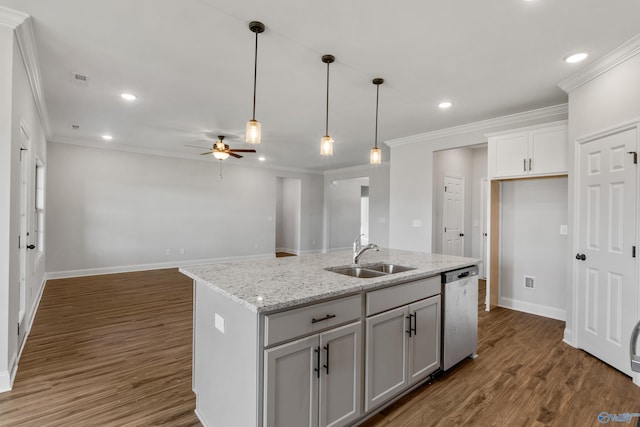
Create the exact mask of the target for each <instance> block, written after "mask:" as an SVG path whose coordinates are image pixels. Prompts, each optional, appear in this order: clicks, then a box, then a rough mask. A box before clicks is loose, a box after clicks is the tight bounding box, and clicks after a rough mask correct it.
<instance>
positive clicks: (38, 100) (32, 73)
mask: <svg viewBox="0 0 640 427" xmlns="http://www.w3.org/2000/svg"><path fill="white" fill-rule="evenodd" d="M31 22H32V21H31V18H29V17H28V16H27V18H26V19H25V20H24V21H23V22H22V23H21V24H20V25H19V26H18V27H16V28H15V34H16V39H17V41H18V48H19V49H20V55H21V56H22V61H23V63H24V67H25V69H26V70H27V77H28V79H29V85H30V86H31V92H32V93H33V99H34V101H35V104H36V109H37V110H38V115H39V116H40V121H41V122H42V130H43V132H44V134H45V137H46V138H47V139H49V138H50V137H51V125H50V123H49V113H48V111H47V105H46V103H45V100H44V90H43V88H42V77H41V74H40V63H39V61H38V51H37V49H36V38H35V35H34V33H33V25H32V23H31Z"/></svg>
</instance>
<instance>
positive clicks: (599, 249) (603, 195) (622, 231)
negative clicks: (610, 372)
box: [575, 128, 638, 375]
mask: <svg viewBox="0 0 640 427" xmlns="http://www.w3.org/2000/svg"><path fill="white" fill-rule="evenodd" d="M636 141H637V129H636V128H632V129H629V130H626V131H623V132H619V133H616V134H611V135H608V136H604V137H601V138H598V139H595V140H591V141H588V142H585V143H583V144H581V145H580V148H579V155H580V160H579V161H580V163H579V167H578V169H579V172H578V178H579V181H578V183H579V184H578V185H579V188H578V197H579V202H578V205H577V208H578V214H577V226H578V235H577V241H578V246H577V250H578V253H577V255H576V258H577V260H576V261H575V262H576V263H577V270H578V271H577V273H578V275H577V277H578V282H577V284H576V286H577V296H578V310H577V314H578V323H577V324H578V331H577V342H578V347H580V348H582V349H584V350H586V351H588V352H589V353H591V354H593V355H594V356H595V357H597V358H599V359H601V360H603V361H604V362H606V363H608V364H609V365H611V366H613V367H614V368H616V369H618V370H620V371H622V372H624V373H625V374H627V375H631V368H630V363H629V337H630V336H631V330H632V327H633V324H634V320H635V301H636V295H637V294H636V292H637V288H638V284H637V283H636V270H635V264H636V260H637V258H634V257H633V256H634V254H633V248H634V246H635V245H636V244H637V243H636V242H635V236H636V221H637V219H636V198H637V188H636V186H637V175H636V174H637V165H634V162H633V157H634V156H633V155H632V154H629V152H635V151H636V144H637V143H636Z"/></svg>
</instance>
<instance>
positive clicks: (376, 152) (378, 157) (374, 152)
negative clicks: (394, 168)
mask: <svg viewBox="0 0 640 427" xmlns="http://www.w3.org/2000/svg"><path fill="white" fill-rule="evenodd" d="M372 83H373V84H374V85H376V139H375V145H374V146H373V148H372V149H371V154H369V163H370V164H372V165H379V164H380V163H382V151H381V150H380V149H379V148H378V100H379V99H380V85H381V84H382V83H384V79H381V78H379V77H378V78H375V79H373V81H372Z"/></svg>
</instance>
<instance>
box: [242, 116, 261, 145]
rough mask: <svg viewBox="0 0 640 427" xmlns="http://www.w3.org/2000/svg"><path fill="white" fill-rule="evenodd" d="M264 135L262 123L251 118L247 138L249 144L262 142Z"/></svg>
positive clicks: (248, 123)
mask: <svg viewBox="0 0 640 427" xmlns="http://www.w3.org/2000/svg"><path fill="white" fill-rule="evenodd" d="M261 136H262V125H260V122H259V121H257V120H253V119H252V120H249V121H248V122H247V139H246V141H247V142H248V143H249V144H260V138H261Z"/></svg>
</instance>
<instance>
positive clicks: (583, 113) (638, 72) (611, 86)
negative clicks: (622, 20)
mask: <svg viewBox="0 0 640 427" xmlns="http://www.w3.org/2000/svg"><path fill="white" fill-rule="evenodd" d="M636 52H637V49H636ZM638 76H640V55H638V54H637V53H636V54H635V56H633V57H631V58H630V59H628V60H627V61H625V62H623V63H621V64H620V65H617V66H616V67H614V68H611V69H609V70H608V71H606V72H605V73H603V74H600V75H598V77H596V78H594V79H593V80H590V81H588V82H587V83H585V84H583V85H582V86H579V87H578V88H576V89H574V90H572V91H571V92H569V141H570V144H569V155H568V159H569V161H570V169H569V170H570V171H572V170H573V169H574V161H575V158H574V156H575V143H574V141H575V140H576V139H580V138H583V137H586V136H588V135H592V134H594V133H597V132H600V131H604V130H606V129H610V128H613V127H616V126H619V125H621V124H624V123H628V122H631V121H638V120H640V79H639V78H638ZM573 187H574V179H573V176H572V175H571V174H570V178H569V200H570V201H572V202H573V200H574V192H573ZM573 216H574V205H573V203H570V205H569V223H570V225H569V230H574V229H575V226H574V222H573ZM639 229H640V227H639ZM574 237H575V236H574ZM576 245H577V243H576V241H575V239H574V240H572V244H571V245H570V248H569V249H568V250H567V254H566V256H568V257H572V256H574V255H575V254H576V253H577V252H578V248H577V246H576ZM572 267H573V265H571V266H569V267H568V268H567V278H568V280H567V283H568V285H567V295H566V298H567V302H568V304H567V323H566V328H565V341H567V342H569V343H571V344H574V345H575V336H574V334H573V330H574V325H575V323H576V321H577V319H576V318H575V316H576V311H575V306H574V303H575V302H574V297H575V290H574V287H573V285H574V282H573V268H572ZM637 306H638V307H640V297H639V301H638V302H637Z"/></svg>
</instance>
